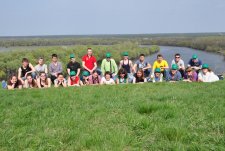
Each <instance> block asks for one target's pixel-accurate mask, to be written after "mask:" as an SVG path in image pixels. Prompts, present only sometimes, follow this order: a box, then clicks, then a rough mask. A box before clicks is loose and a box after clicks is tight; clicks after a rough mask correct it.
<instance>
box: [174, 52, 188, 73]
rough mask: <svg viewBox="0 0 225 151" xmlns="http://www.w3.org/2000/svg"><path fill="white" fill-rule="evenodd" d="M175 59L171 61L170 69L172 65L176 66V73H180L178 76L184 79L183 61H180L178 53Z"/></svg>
mask: <svg viewBox="0 0 225 151" xmlns="http://www.w3.org/2000/svg"><path fill="white" fill-rule="evenodd" d="M174 57H175V58H174V59H173V60H172V63H171V67H172V65H173V64H176V65H177V67H178V71H180V74H181V76H182V77H184V71H185V65H184V61H183V60H182V59H181V55H180V54H179V53H177V54H175V56H174Z"/></svg>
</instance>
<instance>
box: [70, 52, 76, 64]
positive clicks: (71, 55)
mask: <svg viewBox="0 0 225 151" xmlns="http://www.w3.org/2000/svg"><path fill="white" fill-rule="evenodd" d="M70 61H72V62H74V61H75V55H74V54H70Z"/></svg>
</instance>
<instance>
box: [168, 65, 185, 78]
mask: <svg viewBox="0 0 225 151" xmlns="http://www.w3.org/2000/svg"><path fill="white" fill-rule="evenodd" d="M181 79H182V76H181V74H180V72H179V71H178V66H177V65H176V64H173V65H172V68H171V70H170V71H167V72H166V81H169V82H176V81H180V80H181Z"/></svg>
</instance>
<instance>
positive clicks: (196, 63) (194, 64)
mask: <svg viewBox="0 0 225 151" xmlns="http://www.w3.org/2000/svg"><path fill="white" fill-rule="evenodd" d="M188 67H191V68H192V69H194V70H195V71H196V72H197V73H198V72H199V70H200V69H201V67H202V61H201V60H200V59H199V58H198V55H196V54H193V55H192V58H191V59H190V60H189V63H188Z"/></svg>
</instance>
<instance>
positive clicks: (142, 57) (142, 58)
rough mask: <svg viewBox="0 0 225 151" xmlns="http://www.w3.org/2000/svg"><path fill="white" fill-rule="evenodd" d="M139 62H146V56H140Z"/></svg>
mask: <svg viewBox="0 0 225 151" xmlns="http://www.w3.org/2000/svg"><path fill="white" fill-rule="evenodd" d="M139 60H140V61H142V62H143V61H144V60H145V55H144V54H140V56H139Z"/></svg>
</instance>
